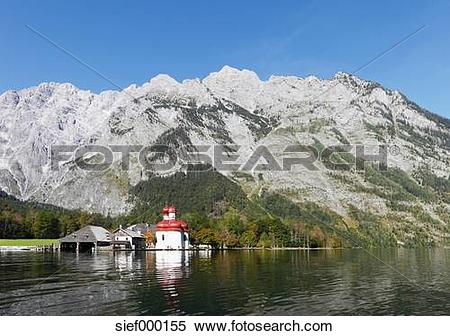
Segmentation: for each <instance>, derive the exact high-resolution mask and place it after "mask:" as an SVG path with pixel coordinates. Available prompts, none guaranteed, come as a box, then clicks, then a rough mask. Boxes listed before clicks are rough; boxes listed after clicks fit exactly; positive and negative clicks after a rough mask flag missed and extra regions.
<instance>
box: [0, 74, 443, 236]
mask: <svg viewBox="0 0 450 336" xmlns="http://www.w3.org/2000/svg"><path fill="white" fill-rule="evenodd" d="M0 114H1V116H2V118H1V120H0V158H1V160H0V187H1V188H2V189H3V190H5V191H6V192H8V193H9V194H11V195H14V196H16V197H18V198H19V199H22V200H33V201H38V202H43V203H50V204H54V205H58V206H62V207H65V208H70V209H77V208H81V209H84V210H88V211H93V212H102V213H104V214H111V215H118V214H123V213H127V212H129V211H131V210H132V209H133V208H134V207H135V206H136V204H138V203H139V204H141V205H142V202H141V201H139V200H137V199H136V197H135V195H134V194H133V190H135V188H136V186H138V185H139V184H142V183H144V182H145V181H147V180H149V178H150V179H151V178H153V175H152V174H146V172H145V171H143V170H142V167H141V166H140V165H138V164H137V155H132V156H131V158H130V169H129V170H128V171H123V170H122V169H121V164H120V160H119V159H120V158H121V155H120V153H115V156H114V158H115V164H114V165H113V167H111V168H110V169H108V170H106V171H102V172H86V171H83V170H80V169H78V168H76V167H75V162H74V159H73V158H71V159H67V160H66V162H64V163H63V164H60V165H59V167H58V170H55V169H52V167H51V164H50V155H51V151H52V148H53V147H52V146H55V145H75V146H82V145H89V144H102V145H140V146H148V145H154V144H156V143H158V144H167V145H170V146H172V147H173V148H175V152H176V153H185V151H186V149H189V148H195V147H198V146H199V145H213V144H216V145H224V146H225V149H226V151H227V152H228V154H229V155H232V154H239V159H238V160H237V161H236V162H237V163H240V164H242V165H244V164H245V162H246V161H247V160H248V159H249V157H251V154H252V153H253V151H254V150H255V149H256V148H258V147H259V146H266V147H267V148H268V149H269V150H270V153H272V154H273V156H274V158H275V159H276V160H277V161H278V162H282V159H283V158H285V157H286V153H285V152H284V151H285V148H286V146H288V145H295V146H311V147H313V148H315V149H317V150H319V151H320V150H322V149H323V148H325V147H328V146H341V147H343V148H344V147H346V146H348V144H351V145H366V146H372V147H370V148H373V146H376V145H378V144H387V145H388V146H389V148H394V149H395V151H394V150H392V153H391V152H388V166H389V170H388V171H387V172H380V171H378V170H377V169H373V168H371V166H370V167H369V168H367V170H366V172H365V173H364V172H361V171H357V170H356V169H355V167H354V166H353V167H351V168H350V169H347V170H346V169H338V170H336V169H330V166H331V165H330V164H329V163H328V164H327V162H321V161H320V160H317V161H316V162H314V168H315V169H314V170H312V169H311V168H310V169H307V168H306V167H305V165H295V166H293V169H292V170H291V171H282V170H276V171H274V170H269V171H266V170H258V169H251V170H249V171H248V170H246V171H242V170H241V171H237V172H236V171H223V170H220V169H218V170H219V171H220V172H221V173H222V174H223V175H225V176H227V177H228V178H229V179H230V180H231V181H234V183H237V184H239V185H240V186H241V187H242V189H243V190H244V191H245V193H246V194H247V197H248V198H250V199H252V198H255V197H256V198H258V197H262V196H264V195H283V197H286V198H287V199H288V200H290V201H291V202H293V203H296V204H299V205H300V206H301V205H302V204H307V203H312V204H317V205H318V206H320V207H326V208H329V209H330V210H332V211H334V212H336V213H337V214H339V215H340V216H342V217H345V218H351V216H352V214H354V213H355V209H358V211H362V212H363V213H372V214H374V215H376V216H379V217H380V218H383V220H384V221H385V225H386V226H387V227H388V229H389V230H390V232H396V237H397V239H398V240H399V241H403V240H408V239H412V238H411V237H416V236H417V237H419V236H420V239H422V240H423V239H428V240H432V241H442V240H444V239H445V237H446V235H447V234H448V226H449V217H450V216H449V211H450V210H449V209H450V206H449V199H450V196H449V195H450V186H449V166H450V163H449V153H450V127H449V120H447V119H445V118H442V117H439V116H437V115H435V114H432V113H430V112H428V111H426V110H424V109H422V108H420V107H419V106H417V105H416V104H414V103H413V102H411V101H409V100H408V99H407V98H406V97H405V96H404V95H402V94H401V93H399V92H397V91H391V90H387V89H385V88H383V87H382V86H381V85H379V84H377V83H373V82H370V81H365V80H363V79H360V78H358V77H355V76H352V75H349V74H345V73H338V74H336V75H335V76H334V77H333V78H331V79H328V80H321V79H318V78H316V77H313V76H310V77H307V78H298V77H284V76H272V77H271V78H270V79H269V80H267V81H261V80H260V79H259V78H258V76H257V75H256V74H255V73H254V72H252V71H248V70H242V71H241V70H237V69H233V68H231V67H224V68H223V69H222V70H220V71H219V72H216V73H212V74H210V75H209V76H207V77H206V78H204V79H202V80H199V79H195V80H186V81H183V82H182V83H179V82H177V81H175V80H174V79H172V78H170V77H169V76H167V75H159V76H157V77H155V78H153V79H151V80H150V81H149V82H148V83H145V84H144V85H142V86H135V85H132V86H130V87H128V88H126V89H125V90H123V91H121V92H118V91H106V92H103V93H101V94H94V93H91V92H89V91H83V90H79V89H77V88H75V87H74V86H72V85H71V84H56V83H44V84H41V85H39V86H37V87H34V88H29V89H24V90H20V91H8V92H5V93H4V94H2V95H1V96H0ZM235 146H239V148H237V147H235ZM370 148H369V147H367V148H366V149H365V150H366V151H367V152H369V150H370ZM350 152H351V154H342V155H335V156H334V161H336V160H337V161H338V162H339V161H341V162H354V161H355V160H357V159H360V157H358V155H357V154H356V152H355V151H354V146H353V147H352V149H351V150H350ZM342 160H344V161H342ZM250 166H252V168H255V167H254V165H250ZM241 168H242V166H241ZM184 169H185V168H183V166H182V165H181V164H180V162H178V163H177V164H176V165H175V166H174V167H172V169H170V170H169V171H166V172H164V173H163V174H162V176H170V175H171V174H174V173H176V172H177V171H183V170H184ZM172 187H173V186H172ZM148 192H149V193H151V191H150V190H149V191H148ZM141 196H142V195H141ZM158 197H159V194H158V193H156V194H155V195H153V196H152V197H151V198H148V197H143V199H147V200H148V201H149V199H153V200H155V199H158ZM161 197H163V195H161ZM149 202H150V201H149ZM149 206H150V205H149ZM419 231H420V232H421V234H418V233H417V232H419ZM422 232H424V234H422ZM424 237H426V238H424Z"/></svg>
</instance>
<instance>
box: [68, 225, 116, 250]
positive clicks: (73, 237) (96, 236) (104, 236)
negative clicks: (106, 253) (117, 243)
mask: <svg viewBox="0 0 450 336" xmlns="http://www.w3.org/2000/svg"><path fill="white" fill-rule="evenodd" d="M112 241H113V237H112V234H111V233H109V232H108V230H106V229H105V228H102V227H101V226H94V225H88V226H85V227H83V228H81V229H79V230H78V231H75V232H73V233H71V234H68V235H67V236H65V237H64V238H61V239H60V240H59V250H60V251H73V252H87V251H92V250H93V249H97V248H102V247H107V246H111V244H112Z"/></svg>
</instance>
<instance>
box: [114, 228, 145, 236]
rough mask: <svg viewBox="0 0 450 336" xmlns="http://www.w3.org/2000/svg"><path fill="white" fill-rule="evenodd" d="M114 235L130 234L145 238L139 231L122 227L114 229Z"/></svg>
mask: <svg viewBox="0 0 450 336" xmlns="http://www.w3.org/2000/svg"><path fill="white" fill-rule="evenodd" d="M114 235H116V236H130V237H132V238H145V237H144V236H143V235H142V234H141V233H139V232H136V231H133V230H130V229H122V228H118V229H116V230H115V231H114Z"/></svg>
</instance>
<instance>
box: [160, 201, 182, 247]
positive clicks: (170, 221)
mask: <svg viewBox="0 0 450 336" xmlns="http://www.w3.org/2000/svg"><path fill="white" fill-rule="evenodd" d="M176 212H177V209H176V208H175V206H173V205H171V206H169V207H167V206H166V207H164V209H163V220H162V221H160V222H159V223H158V224H157V225H156V245H155V248H156V249H157V250H184V249H188V248H189V233H188V230H189V229H188V225H187V224H186V222H184V221H182V220H178V219H176Z"/></svg>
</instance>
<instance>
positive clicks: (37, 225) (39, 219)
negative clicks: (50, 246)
mask: <svg viewBox="0 0 450 336" xmlns="http://www.w3.org/2000/svg"><path fill="white" fill-rule="evenodd" d="M59 226H60V224H59V220H58V218H57V217H56V216H55V215H54V214H53V213H52V212H50V211H40V212H39V213H38V214H37V216H36V221H35V222H34V225H33V235H34V237H35V238H38V239H43V238H58V237H59V234H60V227H59Z"/></svg>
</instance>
